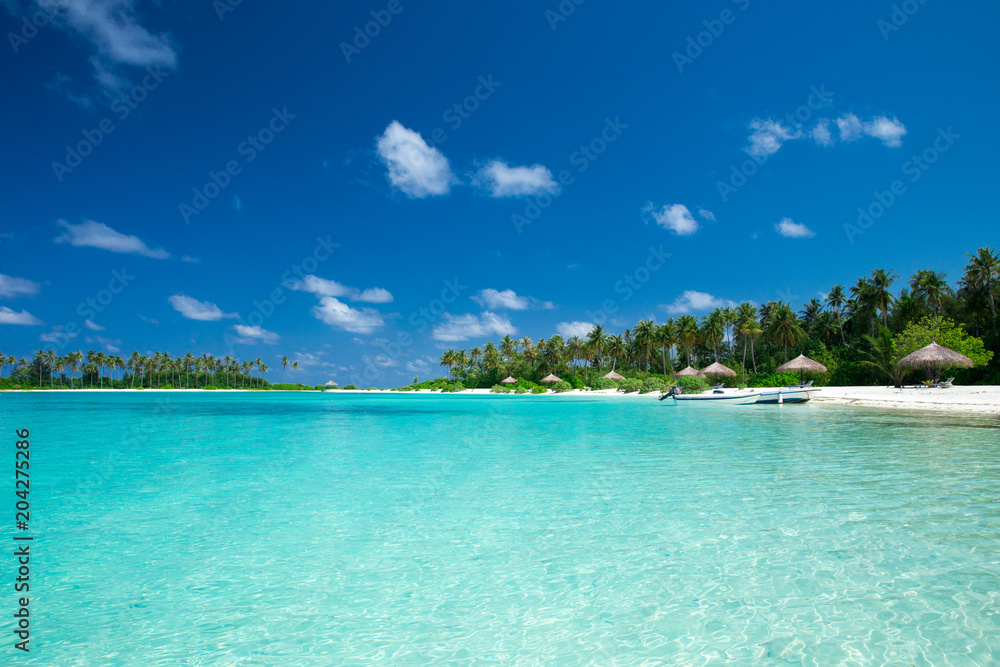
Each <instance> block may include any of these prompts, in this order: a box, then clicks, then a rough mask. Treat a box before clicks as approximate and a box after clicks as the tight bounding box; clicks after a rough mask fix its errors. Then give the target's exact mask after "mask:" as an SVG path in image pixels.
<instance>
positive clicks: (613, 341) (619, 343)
mask: <svg viewBox="0 0 1000 667" xmlns="http://www.w3.org/2000/svg"><path fill="white" fill-rule="evenodd" d="M604 353H605V354H607V355H608V356H609V357H611V370H612V371H614V370H615V369H616V368H618V360H619V359H621V358H622V357H624V356H625V341H624V340H622V337H621V336H607V337H606V339H605V341H604Z"/></svg>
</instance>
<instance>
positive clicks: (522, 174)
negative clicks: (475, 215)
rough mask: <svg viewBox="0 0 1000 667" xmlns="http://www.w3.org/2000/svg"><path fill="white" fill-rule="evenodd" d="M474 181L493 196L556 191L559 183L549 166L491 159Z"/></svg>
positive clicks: (520, 195)
mask: <svg viewBox="0 0 1000 667" xmlns="http://www.w3.org/2000/svg"><path fill="white" fill-rule="evenodd" d="M474 181H475V182H476V183H477V184H478V185H479V186H480V187H483V188H485V189H487V190H489V193H490V195H491V196H493V197H525V196H531V195H540V194H542V193H545V192H548V193H550V194H551V193H554V192H556V191H558V190H559V185H558V184H557V183H556V182H555V179H553V178H552V172H551V171H549V169H548V167H545V166H543V165H540V164H535V165H532V166H530V167H512V166H510V165H509V164H507V163H506V162H504V161H502V160H491V161H490V162H488V163H487V164H486V166H484V167H483V168H482V169H480V170H479V171H478V172H477V173H476V177H475V179H474Z"/></svg>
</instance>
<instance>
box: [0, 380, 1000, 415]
mask: <svg viewBox="0 0 1000 667" xmlns="http://www.w3.org/2000/svg"><path fill="white" fill-rule="evenodd" d="M762 389H764V388H762ZM770 389H772V390H773V389H774V388H770ZM818 389H819V391H818V392H817V394H816V395H815V396H814V397H813V400H812V401H811V402H810V403H811V404H812V405H815V406H827V405H838V406H854V407H864V408H880V409H891V410H907V411H917V412H947V413H966V414H977V415H986V416H1000V386H997V385H981V386H975V385H974V386H958V387H952V388H951V389H927V388H914V387H905V388H903V389H896V388H895V387H819V388H818ZM138 392H143V393H147V392H149V393H157V394H160V393H193V392H196V393H213V394H216V393H222V394H230V393H282V394H313V393H316V394H323V393H326V394H349V395H358V394H388V395H400V396H421V395H423V396H428V395H429V396H495V397H503V398H525V397H531V398H553V397H556V396H560V397H570V398H573V397H576V398H578V397H584V398H586V397H600V398H606V399H619V400H637V399H639V400H656V399H658V398H659V396H660V393H659V392H650V393H647V394H636V393H633V394H623V393H621V392H619V391H617V390H615V389H602V390H598V391H583V390H581V389H574V390H571V391H567V392H563V393H560V394H553V393H548V394H530V393H529V394H494V393H491V391H490V390H489V389H466V390H464V391H461V392H455V393H441V392H439V391H432V390H422V391H409V392H400V391H392V390H389V389H374V390H371V391H369V390H365V389H337V390H325V391H324V390H299V391H296V390H283V389H271V390H248V389H216V390H206V389H7V390H2V391H0V394H4V393H36V394H44V393H52V394H64V393H71V394H77V393H88V394H94V393H138Z"/></svg>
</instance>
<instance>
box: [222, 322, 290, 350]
mask: <svg viewBox="0 0 1000 667" xmlns="http://www.w3.org/2000/svg"><path fill="white" fill-rule="evenodd" d="M230 330H231V331H232V332H233V333H234V334H236V336H237V337H236V338H235V339H234V340H233V342H234V343H239V344H240V345H252V344H254V343H264V344H265V345H273V344H275V343H277V342H278V339H279V338H281V336H279V335H278V334H276V333H274V332H273V331H268V330H266V329H262V328H260V327H259V326H253V327H252V326H249V325H246V324H234V325H233V326H231V327H230Z"/></svg>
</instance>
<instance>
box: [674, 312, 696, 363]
mask: <svg viewBox="0 0 1000 667" xmlns="http://www.w3.org/2000/svg"><path fill="white" fill-rule="evenodd" d="M699 338H700V335H699V331H698V320H696V319H694V316H693V315H682V316H681V317H680V318H679V319H678V320H677V342H678V343H680V344H681V345H683V346H684V351H685V352H686V353H687V365H688V366H690V365H691V346H692V345H697V344H698V339H699Z"/></svg>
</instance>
